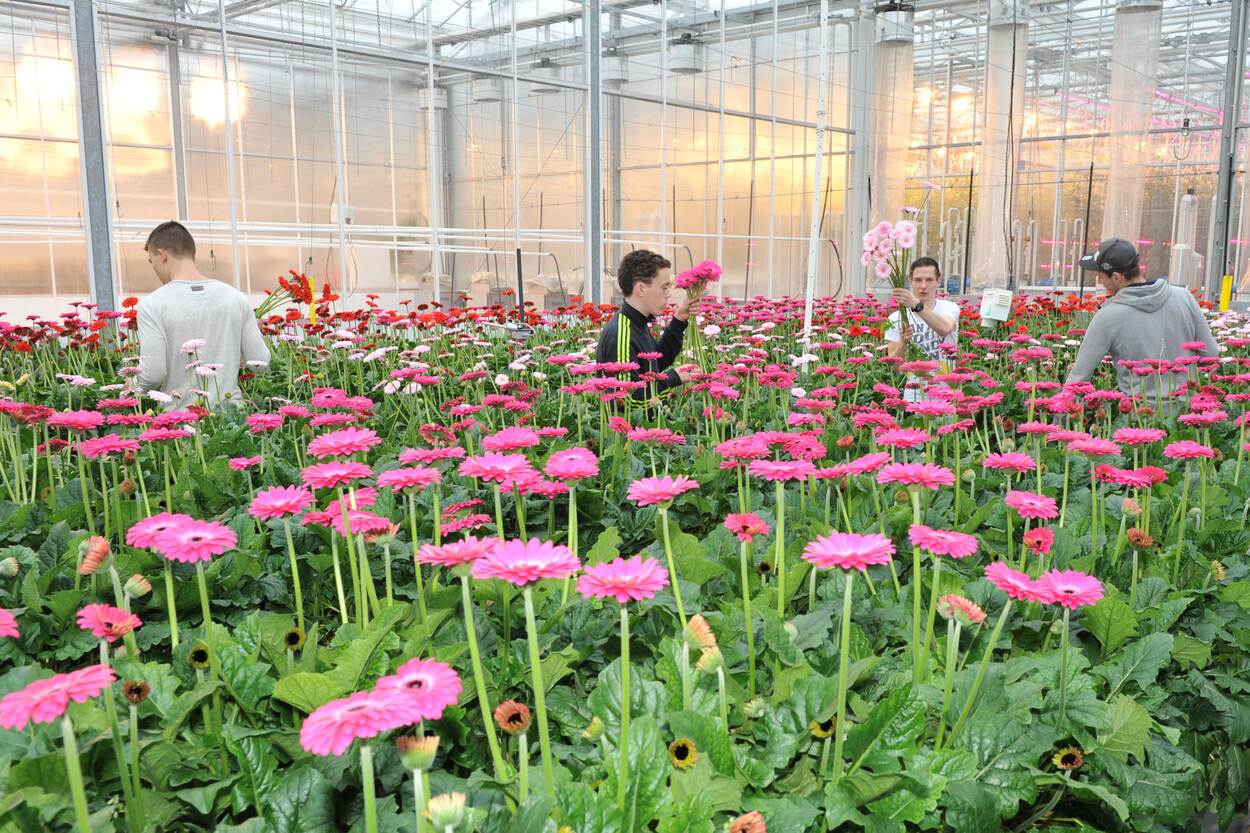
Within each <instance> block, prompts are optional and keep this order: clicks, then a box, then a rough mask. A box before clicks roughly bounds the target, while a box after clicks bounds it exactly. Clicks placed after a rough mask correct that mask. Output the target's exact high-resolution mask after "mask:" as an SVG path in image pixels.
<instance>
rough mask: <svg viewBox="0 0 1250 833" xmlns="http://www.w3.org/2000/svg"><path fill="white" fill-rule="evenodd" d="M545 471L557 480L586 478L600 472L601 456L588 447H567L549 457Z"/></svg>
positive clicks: (544, 467)
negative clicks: (597, 455)
mask: <svg viewBox="0 0 1250 833" xmlns="http://www.w3.org/2000/svg"><path fill="white" fill-rule="evenodd" d="M543 473H544V474H546V475H547V476H548V477H554V478H555V479H556V480H584V479H585V478H587V477H595V476H596V475H598V474H599V458H598V457H596V456H595V453H594V452H593V451H591V450H589V449H586V448H566V449H564V450H563V451H557V452H556V453H555V454H552V455H551V456H550V457H548V458H547V465H545V466H543Z"/></svg>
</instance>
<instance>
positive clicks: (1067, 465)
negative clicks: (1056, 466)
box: [1059, 455, 1072, 529]
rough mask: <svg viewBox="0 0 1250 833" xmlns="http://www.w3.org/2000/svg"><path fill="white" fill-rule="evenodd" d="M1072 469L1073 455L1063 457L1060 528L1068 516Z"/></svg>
mask: <svg viewBox="0 0 1250 833" xmlns="http://www.w3.org/2000/svg"><path fill="white" fill-rule="evenodd" d="M1071 470H1072V457H1071V455H1067V456H1065V457H1064V458H1063V498H1062V500H1060V502H1059V528H1060V529H1063V521H1064V519H1065V518H1067V517H1068V474H1069V473H1070V472H1071Z"/></svg>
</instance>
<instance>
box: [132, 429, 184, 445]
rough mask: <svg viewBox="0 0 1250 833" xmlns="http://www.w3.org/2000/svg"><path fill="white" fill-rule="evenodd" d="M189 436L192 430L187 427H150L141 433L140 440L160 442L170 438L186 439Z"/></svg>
mask: <svg viewBox="0 0 1250 833" xmlns="http://www.w3.org/2000/svg"><path fill="white" fill-rule="evenodd" d="M189 436H191V432H190V431H188V430H187V429H185V428H149V429H148V430H146V431H144V432H143V433H142V434H140V435H139V440H140V441H141V442H145V443H159V442H167V441H169V440H185V439H186V438H187V437H189Z"/></svg>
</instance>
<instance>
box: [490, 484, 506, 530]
mask: <svg viewBox="0 0 1250 833" xmlns="http://www.w3.org/2000/svg"><path fill="white" fill-rule="evenodd" d="M492 485H493V487H494V490H495V534H496V535H498V536H499V540H500V541H502V540H504V537H503V498H501V497H500V496H499V484H498V483H494V484H492Z"/></svg>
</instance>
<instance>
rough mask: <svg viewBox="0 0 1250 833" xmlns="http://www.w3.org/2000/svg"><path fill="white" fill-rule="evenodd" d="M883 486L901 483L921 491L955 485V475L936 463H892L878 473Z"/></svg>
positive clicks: (878, 478)
mask: <svg viewBox="0 0 1250 833" xmlns="http://www.w3.org/2000/svg"><path fill="white" fill-rule="evenodd" d="M877 482H878V483H881V484H883V485H884V484H889V483H899V484H901V485H904V486H915V487H917V488H921V489H937V488H939V487H941V486H953V485H955V473H954V472H952V471H951V470H950V469H948V468H946V467H945V466H939V465H936V464H935V463H890V464H889V465H888V466H885V467H884V468H883V469H881V471H879V472H877Z"/></svg>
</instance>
